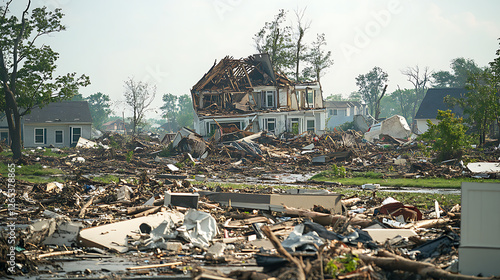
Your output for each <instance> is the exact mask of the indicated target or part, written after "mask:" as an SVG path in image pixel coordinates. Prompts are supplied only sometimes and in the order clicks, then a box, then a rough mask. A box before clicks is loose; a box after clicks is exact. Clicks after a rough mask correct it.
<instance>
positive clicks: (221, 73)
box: [191, 54, 291, 92]
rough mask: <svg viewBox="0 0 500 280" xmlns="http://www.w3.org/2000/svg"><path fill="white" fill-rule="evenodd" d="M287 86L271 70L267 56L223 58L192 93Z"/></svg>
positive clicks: (197, 84)
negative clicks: (276, 85)
mask: <svg viewBox="0 0 500 280" xmlns="http://www.w3.org/2000/svg"><path fill="white" fill-rule="evenodd" d="M276 83H277V84H278V85H282V86H284V85H287V84H290V83H291V81H290V80H289V79H288V78H286V77H284V76H282V75H279V74H276V73H274V71H273V70H272V64H271V60H270V58H269V55H268V54H256V55H251V56H249V57H247V58H242V59H235V58H233V57H231V56H226V57H224V58H223V59H222V60H221V61H219V63H214V65H213V66H212V68H210V70H209V71H208V72H207V73H206V74H205V75H204V76H203V77H202V78H201V79H200V80H199V81H198V83H196V84H195V85H194V86H193V88H192V90H191V91H192V92H200V91H229V92H247V91H252V88H253V87H254V86H273V85H275V84H276Z"/></svg>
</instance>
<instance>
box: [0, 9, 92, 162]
mask: <svg viewBox="0 0 500 280" xmlns="http://www.w3.org/2000/svg"><path fill="white" fill-rule="evenodd" d="M11 3H12V1H8V2H7V3H6V4H5V5H4V6H0V26H1V28H0V49H1V52H0V80H1V83H0V87H1V93H2V98H0V107H1V108H2V110H3V111H4V113H5V117H6V119H7V123H8V125H9V135H10V139H11V149H12V154H13V158H14V159H19V158H20V157H21V149H22V143H21V117H22V116H23V115H26V114H29V112H30V110H31V109H33V108H35V107H42V106H44V105H46V104H48V103H50V102H54V101H60V100H63V99H69V98H71V97H72V96H73V95H74V94H75V93H77V91H78V88H79V87H81V86H87V85H88V84H89V83H90V80H89V78H88V77H87V76H85V75H82V76H80V77H76V74H75V73H69V74H66V75H64V76H57V77H54V72H55V70H56V64H55V63H56V60H57V58H58V57H59V54H58V53H57V52H55V51H53V50H52V49H51V48H50V47H49V46H47V45H43V44H42V45H40V46H38V45H37V44H36V41H37V39H39V38H40V37H42V36H44V35H49V34H52V33H56V32H60V31H63V30H65V29H66V28H65V26H64V25H62V24H61V19H62V17H63V13H62V12H61V10H60V9H56V10H54V11H48V10H47V8H46V7H41V8H35V9H33V10H31V12H30V6H31V1H28V3H27V5H26V9H25V10H24V11H23V13H22V15H21V18H20V19H19V18H18V17H17V16H15V15H11V13H10V11H9V5H10V4H11Z"/></svg>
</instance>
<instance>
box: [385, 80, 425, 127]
mask: <svg viewBox="0 0 500 280" xmlns="http://www.w3.org/2000/svg"><path fill="white" fill-rule="evenodd" d="M416 96H417V94H415V90H414V89H403V90H402V89H400V88H399V87H398V89H397V90H396V91H394V92H393V93H392V94H391V97H392V98H393V99H394V100H395V101H396V104H397V105H398V106H399V113H398V115H401V116H403V117H404V118H405V119H406V120H407V121H408V122H409V123H412V122H413V119H414V117H415V116H414V115H413V113H412V109H413V108H414V107H415V106H414V104H415V102H416V101H415V97H416ZM421 102H422V101H420V103H421Z"/></svg>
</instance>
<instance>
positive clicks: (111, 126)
mask: <svg viewBox="0 0 500 280" xmlns="http://www.w3.org/2000/svg"><path fill="white" fill-rule="evenodd" d="M125 127H126V128H127V131H130V124H128V123H124V122H123V120H122V119H116V120H114V121H109V122H106V123H104V124H103V125H102V131H108V132H116V133H122V134H123V133H124V132H125Z"/></svg>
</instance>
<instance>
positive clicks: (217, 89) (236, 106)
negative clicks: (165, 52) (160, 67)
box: [191, 54, 324, 117]
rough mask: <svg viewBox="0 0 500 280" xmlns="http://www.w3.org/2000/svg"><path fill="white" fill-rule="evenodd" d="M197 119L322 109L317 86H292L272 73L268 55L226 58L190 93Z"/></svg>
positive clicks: (314, 84) (216, 64) (282, 77)
mask: <svg viewBox="0 0 500 280" xmlns="http://www.w3.org/2000/svg"><path fill="white" fill-rule="evenodd" d="M191 94H192V98H193V105H194V109H195V112H196V114H197V115H198V117H203V116H217V115H233V114H245V113H252V112H272V111H280V112H283V111H297V110H309V109H318V108H323V107H324V104H323V96H322V93H321V89H320V86H319V83H318V82H309V83H294V82H293V81H291V80H289V79H288V78H287V77H285V76H284V75H281V74H278V73H276V72H275V71H274V70H273V67H272V64H271V60H270V59H269V55H268V54H256V55H252V56H249V57H248V58H243V59H234V58H232V57H229V56H226V57H225V58H224V59H222V60H221V61H219V63H215V64H214V65H213V66H212V68H211V69H210V70H209V71H208V72H207V73H206V74H205V75H204V76H203V77H202V78H201V79H200V80H199V81H198V83H196V85H194V86H193V88H192V89H191Z"/></svg>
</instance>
